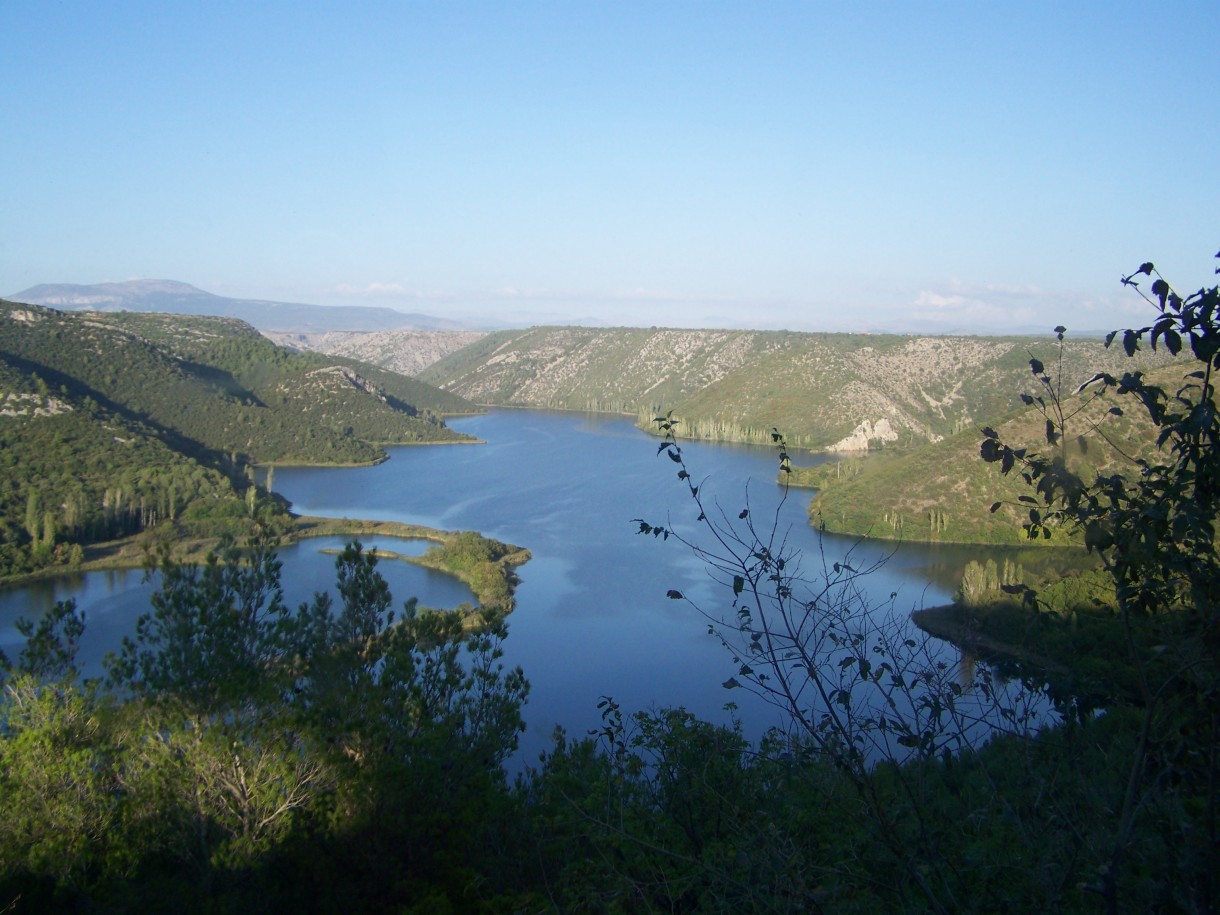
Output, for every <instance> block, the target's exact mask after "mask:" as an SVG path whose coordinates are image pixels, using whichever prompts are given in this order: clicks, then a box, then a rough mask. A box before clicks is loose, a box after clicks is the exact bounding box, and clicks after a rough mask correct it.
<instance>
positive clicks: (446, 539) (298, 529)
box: [0, 515, 532, 613]
mask: <svg viewBox="0 0 1220 915" xmlns="http://www.w3.org/2000/svg"><path fill="white" fill-rule="evenodd" d="M291 521H292V527H291V528H290V529H289V530H288V531H287V532H286V533H285V534H284V535H283V536H282V538H281V540H280V543H281V544H282V545H290V544H295V543H299V542H300V541H302V540H309V539H313V538H317V537H350V538H352V539H360V538H361V537H364V536H380V537H391V538H395V539H398V540H427V541H430V542H432V543H434V544H437V545H438V546H441V547H444V546H445V545H446V544H448V543H450V542H451V541H453V540H455V539H456V538H457V537H459V536H460V535H461V534H463V533H467V532H464V531H443V530H439V529H437V528H432V527H426V526H424V525H422V524H406V523H404V522H400V521H375V520H369V519H364V518H325V517H320V516H316V515H292V516H291ZM475 533H477V532H475ZM150 534H151V536H150ZM479 536H482V535H481V534H480V535H479ZM220 540H221V537H220V536H211V537H203V536H192V535H189V534H188V535H186V536H183V537H178V538H174V539H173V540H172V541H170V543H171V544H172V547H173V550H172V555H173V558H174V560H175V561H176V562H181V563H187V564H197V563H201V562H203V561H204V559H205V558H206V557H207V555H208V553H209V552H210V551H211V550H213V549H215V547H216V545H217V544H218V543H220ZM165 542H166V541H165V540H164V539H163V538H162V537H159V536H158V535H157V533H156V528H152V529H150V531H146V532H143V533H140V534H133V535H131V536H130V537H123V538H120V539H118V540H109V541H106V542H104V543H95V544H91V545H90V546H87V547H85V559H84V561H83V562H81V563H80V564H79V565H76V566H66V565H56V566H47V567H45V568H42V569H39V570H38V571H36V572H29V573H26V574H24V575H14V576H12V577H9V578H5V579H0V589H5V590H8V589H13V588H21V587H25V586H26V585H29V584H32V583H34V582H36V581H42V580H45V579H49V578H56V577H59V576H62V575H71V574H74V573H77V572H105V571H110V570H118V569H144V568H148V567H149V565H150V563H155V561H156V551H157V548H158V547H159V546H160V545H162V544H163V543H165ZM493 542H494V543H497V544H499V545H500V546H502V547H503V548H504V556H503V557H502V558H501V559H500V560H499V561H498V562H497V563H496V565H497V566H498V567H499V569H500V573H501V574H500V577H501V579H502V581H503V582H504V585H505V587H506V589H507V593H508V596H509V600H508V605H507V606H504V605H503V604H502V602H496V601H491V600H488V599H487V593H486V591H485V592H484V593H483V594H480V592H479V588H477V587H475V582H474V580H473V576H472V575H471V574H469V572H468V571H467V572H463V570H460V569H453V568H448V567H446V566H445V565H444V564H443V563H440V562H436V561H431V562H428V561H424V560H425V557H423V556H406V555H402V554H398V553H393V552H392V551H387V550H378V551H377V552H378V553H380V554H385V555H386V556H387V558H395V559H401V560H403V561H405V562H410V563H412V564H414V565H420V566H423V567H425V568H430V569H434V570H436V571H438V572H442V573H444V574H446V575H451V576H452V577H454V578H456V579H458V580H459V581H461V582H464V583H465V584H466V585H468V586H469V587H470V590H471V592H472V593H473V594H474V597H475V600H476V601H478V604H479V606H480V607H487V608H489V609H499V610H501V611H503V612H505V613H507V612H511V610H512V609H513V605H514V601H513V595H514V593H515V591H516V586H517V584H518V581H519V579H518V578H517V575H516V572H515V571H514V570H515V569H516V568H517V567H519V566H521V565H524V564H525V563H526V562H528V561H529V560H530V559H531V558H532V555H531V553H530V551H529V550H528V549H526V548H524V547H519V546H516V545H515V544H506V543H500V541H493Z"/></svg>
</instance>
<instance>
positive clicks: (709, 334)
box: [420, 327, 1130, 452]
mask: <svg viewBox="0 0 1220 915" xmlns="http://www.w3.org/2000/svg"><path fill="white" fill-rule="evenodd" d="M1053 345H1054V344H1053V342H1052V341H1051V340H1050V339H1049V335H1048V339H1046V340H1040V339H1035V338H1029V337H916V336H904V335H896V334H893V335H868V334H811V333H793V332H787V331H768V332H763V331H730V330H672V329H646V328H612V329H593V328H578V327H535V328H530V329H529V330H524V331H504V332H501V333H497V334H491V335H489V336H487V337H485V338H483V339H482V340H480V341H478V342H477V343H475V344H473V345H471V346H468V347H466V348H465V349H462V350H459V351H458V352H456V353H453V354H452V355H450V356H448V357H446V358H445V359H442V360H440V361H439V362H437V363H436V364H434V365H432V366H431V367H429V368H428V369H426V370H425V371H424V372H423V373H422V374H421V376H420V377H421V378H423V379H424V380H427V381H429V382H431V383H433V384H436V385H437V386H439V387H441V388H444V389H445V390H448V391H452V392H455V393H458V394H461V395H462V396H463V397H465V398H467V399H469V400H472V401H475V402H476V403H482V404H496V405H501V404H502V405H512V406H531V407H540V408H550V409H569V410H606V411H614V412H625V413H630V414H635V415H637V416H638V417H639V418H640V422H641V424H642V425H647V424H648V422H649V420H650V419H651V418H652V417H653V416H656V415H658V414H659V413H666V412H669V411H673V413H674V415H675V416H676V417H677V418H678V419H679V420H680V421H681V424H680V425H679V430H680V434H682V435H685V436H689V437H692V438H700V439H709V440H714V441H752V442H769V441H770V433H771V430H772V428H773V427H774V428H778V429H780V430H781V431H783V433H784V434H785V435H786V437H787V439H788V442H789V444H790V445H791V446H793V447H797V448H808V449H812V450H819V451H822V450H829V451H841V452H842V451H861V450H865V449H876V448H878V447H892V446H894V445H902V446H914V445H917V444H919V443H927V442H935V441H939V440H940V439H942V438H946V437H948V436H951V435H953V434H955V433H957V432H960V431H962V430H964V429H969V428H973V427H977V426H979V425H982V424H984V423H987V422H990V421H991V420H992V419H994V418H995V417H997V416H1003V415H1005V414H1007V413H1008V412H1010V411H1012V410H1014V409H1015V408H1016V407H1018V406H1019V405H1020V401H1019V400H1018V394H1019V392H1020V391H1021V389H1022V386H1023V385H1024V384H1025V383H1026V379H1027V377H1028V374H1029V367H1028V363H1029V358H1030V356H1031V355H1037V356H1040V357H1041V358H1044V359H1045V358H1050V357H1051V355H1052V352H1053V351H1052V346H1053ZM1065 362H1066V369H1067V371H1068V372H1069V373H1070V374H1072V375H1081V376H1083V377H1087V376H1088V375H1090V374H1092V373H1093V372H1096V371H1103V370H1104V371H1119V370H1120V368H1121V367H1124V366H1123V365H1122V363H1123V362H1124V359H1123V357H1122V355H1121V353H1115V352H1113V351H1111V350H1107V349H1105V348H1104V347H1103V346H1102V343H1101V341H1100V340H1076V341H1072V340H1069V342H1068V343H1067V345H1066V350H1065ZM1125 367H1128V368H1129V367H1130V366H1129V365H1128V366H1125Z"/></svg>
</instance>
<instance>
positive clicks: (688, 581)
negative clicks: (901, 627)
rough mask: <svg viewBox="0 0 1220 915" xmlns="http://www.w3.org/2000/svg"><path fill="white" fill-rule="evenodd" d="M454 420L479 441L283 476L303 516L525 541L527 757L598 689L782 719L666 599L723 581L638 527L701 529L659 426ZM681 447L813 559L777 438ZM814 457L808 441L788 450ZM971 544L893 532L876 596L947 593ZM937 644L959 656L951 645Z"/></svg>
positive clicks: (573, 725) (757, 719)
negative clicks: (802, 449)
mask: <svg viewBox="0 0 1220 915" xmlns="http://www.w3.org/2000/svg"><path fill="white" fill-rule="evenodd" d="M451 425H453V427H454V428H456V429H458V430H459V431H462V432H466V433H468V434H470V435H474V436H476V437H478V438H479V439H482V440H483V441H484V442H486V444H483V445H477V446H462V447H454V448H410V447H406V448H397V449H393V450H392V452H391V458H390V460H389V461H387V462H385V463H384V464H380V465H377V466H375V467H366V468H351V469H330V468H288V467H285V468H282V469H279V468H277V470H276V472H275V488H276V490H277V492H279V493H280V494H282V495H283V496H285V497H286V498H287V499H289V500H290V501H291V502H292V504H293V509H294V510H295V511H297V512H299V513H301V514H309V515H324V516H332V517H351V518H377V519H384V520H390V521H400V522H405V523H412V524H423V525H427V526H429V527H435V528H440V529H450V530H458V529H469V530H478V531H481V532H482V533H484V534H486V535H487V536H490V537H494V538H496V539H498V540H504V541H506V542H510V543H515V544H518V545H520V546H524V547H526V548H527V549H529V550H530V551H531V553H532V554H533V558H532V559H531V560H530V561H529V562H528V563H526V564H525V565H524V566H522V567H521V568H520V569H519V570H518V573H519V575H520V577H521V584H520V586H519V587H518V589H517V594H516V597H517V608H516V610H515V611H514V612H513V614H512V616H511V617H510V618H509V638H508V640H507V642H506V644H505V660H506V662H507V663H509V664H513V665H516V664H519V665H521V667H522V668H523V669H524V670H525V673H526V676H527V677H528V678H529V680H530V683H531V692H530V698H529V704H528V706H527V708H526V711H525V715H526V719H527V722H528V730H527V733H526V734H525V735H524V736H523V738H522V750H523V753H522V755H523V756H524V758H525V759H526V761H532V759H533V758H535V756H536V754H537V753H538V752H540V751H541V750H543V749H545V748H547V747H548V746H549V745H550V732H551V730H552V729H553V727H554V726H555V725H556V724H561V725H563V726H564V727H566V728H568V729H569V731H570V733H572V734H574V735H577V736H579V735H583V734H584V733H585V732H586V731H588V730H589V729H592V728H594V727H595V726H596V725H597V724H598V723H599V718H598V711H597V704H598V702H599V700H600V699H601V698H602V697H603V696H612V697H613V698H614V699H615V701H617V702H618V703H619V704H620V705H621V707H622V708H623V709H624V710H625V711H636V710H641V709H652V708H660V707H669V706H683V707H685V708H687V709H688V710H690V711H692V712H694V713H695V714H697V715H700V716H701V717H704V718H707V719H709V720H712V721H715V722H720V723H727V722H728V721H729V720H730V718H729V714H728V713H727V712H726V711H725V710H724V706H725V703H728V702H734V703H737V704H738V705H739V706H740V708H739V710H738V712H737V715H738V716H739V717H740V719H741V720H742V721H743V723H744V724H745V725H746V730H747V733H749V734H751V735H752V736H757V735H758V734H760V733H761V732H762V731H763V730H765V729H766V727H768V726H770V725H773V724H780V723H781V722H782V718H781V717H780V716H779V715H778V713H776V712H775V711H774V710H773V709H771V708H770V707H769V706H766V705H765V704H763V703H762V702H761V701H759V700H756V699H755V698H754V697H752V696H750V695H749V694H747V693H745V692H744V691H743V690H733V691H728V690H725V689H724V687H723V686H722V685H721V684H722V683H723V682H724V681H725V680H726V679H727V678H728V677H729V676H731V675H732V674H733V673H735V669H734V667H733V665H732V664H731V659H730V658H729V657H728V656H727V654H726V653H725V650H724V648H723V647H722V646H721V645H720V643H719V642H718V641H717V640H716V639H714V638H713V637H711V636H709V635H708V634H707V625H706V622H705V621H704V620H703V619H702V618H701V617H700V616H699V615H698V614H697V613H695V612H694V611H693V610H692V609H691V608H690V606H689V605H687V604H686V603H685V602H681V601H673V600H669V599H667V597H666V594H667V591H668V590H669V589H677V590H680V591H682V592H683V593H684V594H686V595H688V596H690V597H692V598H694V599H695V600H696V601H697V602H698V603H699V604H700V605H702V606H707V607H709V608H712V609H715V610H721V609H723V608H727V606H728V604H729V603H730V602H731V594H729V593H727V592H726V591H725V590H724V589H722V588H720V587H719V586H717V585H715V584H714V583H713V582H712V581H711V580H710V579H709V577H708V575H707V572H706V570H705V569H704V567H703V566H702V565H701V564H700V563H699V562H698V561H696V560H695V559H694V558H693V557H692V556H691V555H690V554H689V552H688V551H687V550H686V549H685V548H683V547H682V546H681V545H680V544H678V543H677V542H675V541H673V540H670V541H662V540H659V539H655V538H653V537H650V536H641V535H639V534H638V533H637V531H638V527H639V526H638V524H634V523H633V519H636V518H643V519H645V520H648V521H650V522H653V523H660V524H665V525H666V526H669V527H673V528H675V529H677V530H679V531H681V532H682V533H683V534H686V535H693V534H695V533H696V531H697V528H698V525H697V524H696V515H697V512H696V511H695V510H694V507H693V505H692V503H691V500H690V498H689V494H688V491H687V490H686V488H685V486H683V485H682V484H681V483H680V482H679V481H678V480H677V478H676V473H675V471H676V465H674V464H673V463H671V462H670V461H668V460H666V459H665V458H664V456H663V455H662V456H658V453H657V448H658V444H659V439H657V438H655V437H653V436H649V435H647V434H645V433H644V432H642V431H640V430H639V429H637V428H636V427H635V426H634V424H633V423H632V421H631V420H630V419H626V418H622V417H617V416H608V415H605V414H574V413H553V412H542V411H524V410H498V411H493V412H491V413H488V414H486V415H483V416H477V417H468V418H462V419H455V420H452V421H451ZM681 446H682V449H683V454H684V456H685V457H686V459H687V462H688V465H689V467H690V470H691V473H692V475H693V476H694V478H695V479H696V480H697V481H698V482H699V483H700V485H701V486H702V487H703V490H702V491H703V493H704V494H705V496H706V497H707V498H708V499H709V500H710V504H719V505H721V506H722V507H723V508H724V510H725V512H726V513H728V514H729V516H730V517H736V515H737V513H738V512H739V510H740V509H741V508H742V507H744V506H745V504H746V502H747V501H748V503H749V505H750V507H751V510H752V512H753V514H754V516H755V517H756V518H758V517H764V516H766V517H769V516H770V515H771V514H772V513H775V512H777V511H778V517H777V523H778V524H779V525H780V526H781V527H782V528H785V529H787V530H788V531H789V537H790V544H791V545H792V546H793V547H795V548H796V549H799V550H801V551H803V552H804V553H805V557H806V558H805V566H806V571H807V572H808V573H814V572H815V571H816V568H817V564H818V562H820V560H817V561H816V562H815V559H816V557H818V556H819V555H820V553H819V550H820V548H821V546H822V543H821V540H820V538H819V535H818V533H817V532H816V531H815V530H814V528H813V527H812V526H811V525H810V524H809V520H808V516H807V514H806V509H807V507H808V503H809V498H810V494H809V493H808V492H805V491H800V490H792V491H791V492H790V493H789V495H788V497H787V499H786V501H783V502H782V504H781V496H782V489H781V487H780V486H779V485H778V483H777V479H776V478H777V475H778V460H777V457H776V453H775V451H774V450H772V449H770V448H765V447H758V446H732V445H713V444H704V443H692V442H683V443H681ZM813 460H815V459H814V458H811V457H810V456H808V455H806V456H803V457H802V458H800V459H799V461H798V462H802V463H810V462H812V461H813ZM825 546H826V554H827V557H828V558H832V559H834V558H839V557H841V556H842V555H843V554H844V553H845V552H846V551H847V550H848V549H850V548H852V547H853V546H854V543H853V541H851V540H850V539H841V538H826V544H825ZM856 549H857V554H856V559H857V560H858V561H860V562H868V561H870V560H873V559H876V558H880V557H882V556H885V555H888V554H889V553H890V552H893V551H894V548H893V545H887V544H879V543H865V544H861V545H859V546H857V547H856ZM977 555H978V550H970V549H964V548H958V547H929V546H917V547H903V548H900V549H898V550H897V552H895V553H894V555H893V556H892V557H891V558H890V559H889V561H888V563H887V564H886V566H885V567H884V569H882V570H881V571H880V572H878V573H876V574H875V575H873V576H871V577H870V578H869V579H868V580H867V588H868V589H869V591H870V593H872V594H875V595H876V596H877V598H878V599H879V600H884V599H887V598H888V597H889V595H890V594H891V593H894V592H897V594H898V597H897V598H896V599H895V601H894V606H895V608H896V610H897V612H900V613H902V614H904V615H905V614H909V613H910V612H911V610H913V609H916V608H918V607H922V606H926V605H929V604H935V603H944V602H947V601H948V599H949V598H950V595H951V592H952V589H953V588H954V587H955V586H956V584H957V582H958V581H959V580H960V575H961V568H962V566H963V565H964V564H965V562H966V561H967V559H969V558H970V557H972V556H977ZM937 571H939V573H940V574H939V575H935V577H929V573H930V572H931V573H933V574H935V573H936V572H937ZM395 596H396V598H398V597H399V595H398V593H397V592H395ZM421 600H423V602H424V603H428V600H427V599H426V597H424V596H422V595H421ZM942 647H943V651H944V652H945V654H946V655H948V656H950V658H951V660H953V661H956V658H957V654H956V651H955V650H953V649H951V648H949V647H948V646H942Z"/></svg>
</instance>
